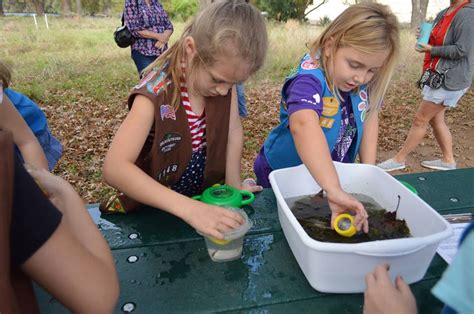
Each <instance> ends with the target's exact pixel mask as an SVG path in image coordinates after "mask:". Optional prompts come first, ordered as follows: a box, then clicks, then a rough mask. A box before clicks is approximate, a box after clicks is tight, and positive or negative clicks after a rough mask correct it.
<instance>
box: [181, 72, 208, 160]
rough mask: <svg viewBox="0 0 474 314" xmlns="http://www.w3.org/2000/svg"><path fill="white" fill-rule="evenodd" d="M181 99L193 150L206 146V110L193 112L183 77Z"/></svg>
mask: <svg viewBox="0 0 474 314" xmlns="http://www.w3.org/2000/svg"><path fill="white" fill-rule="evenodd" d="M183 70H184V69H183ZM183 73H184V71H183ZM181 100H182V104H183V106H184V109H185V110H186V115H187V117H188V124H189V130H190V132H191V142H192V145H193V152H196V151H198V150H200V149H201V148H203V147H205V146H206V111H205V110H204V111H203V112H202V114H201V115H200V116H198V115H196V114H195V113H194V111H193V109H192V108H191V103H190V102H189V94H188V87H187V85H186V82H185V80H184V77H183V78H182V79H181Z"/></svg>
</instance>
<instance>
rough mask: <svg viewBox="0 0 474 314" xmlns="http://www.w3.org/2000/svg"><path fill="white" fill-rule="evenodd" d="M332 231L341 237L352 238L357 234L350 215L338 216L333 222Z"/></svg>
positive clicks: (352, 217)
mask: <svg viewBox="0 0 474 314" xmlns="http://www.w3.org/2000/svg"><path fill="white" fill-rule="evenodd" d="M334 230H336V232H337V233H339V234H340V235H342V236H343V237H348V238H349V237H352V236H353V235H354V234H356V233H357V229H356V227H355V226H354V216H352V215H350V214H340V215H339V216H337V217H336V219H335V220H334Z"/></svg>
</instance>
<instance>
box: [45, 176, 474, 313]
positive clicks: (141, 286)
mask: <svg viewBox="0 0 474 314" xmlns="http://www.w3.org/2000/svg"><path fill="white" fill-rule="evenodd" d="M396 178H397V179H399V180H403V181H405V182H408V183H410V184H411V185H412V186H413V187H415V188H416V190H417V191H418V195H419V196H420V197H421V198H422V199H423V200H425V201H426V202H427V203H428V204H430V205H431V206H432V207H433V208H434V209H436V210H437V211H438V212H439V213H440V214H457V213H474V184H473V183H474V180H473V179H474V168H467V169H459V170H453V171H444V172H441V171H437V172H427V173H415V174H406V175H400V176H396ZM97 207H98V204H92V205H89V206H88V209H89V212H90V213H91V215H93V217H94V220H95V221H96V223H97V225H98V228H99V229H100V230H101V232H102V233H103V235H104V237H105V239H106V240H107V241H108V243H109V245H110V247H111V249H112V254H113V256H114V259H115V262H116V265H117V271H118V274H119V278H120V287H121V293H120V298H119V301H118V304H117V307H116V312H117V313H120V312H133V313H156V312H161V313H170V312H252V313H257V312H259V313H260V312H285V313H288V312H317V313H361V312H362V307H363V302H364V296H363V294H362V293H357V294H328V293H321V292H318V291H316V290H315V289H313V288H312V287H311V286H310V285H309V284H308V282H307V280H306V278H305V277H304V275H303V273H302V272H301V270H300V268H299V266H298V264H297V262H296V260H295V258H294V256H293V254H292V252H291V250H290V247H289V246H288V243H287V241H286V238H285V235H284V234H283V231H282V229H281V227H280V223H279V220H278V215H277V205H276V201H275V197H274V195H273V192H272V190H271V189H265V190H264V191H263V192H261V193H259V194H258V195H257V197H256V199H255V202H254V203H253V204H252V206H247V207H245V211H246V212H247V214H248V215H249V218H250V219H251V220H252V222H253V227H252V229H251V230H250V231H249V233H248V234H247V235H246V238H245V242H244V250H243V254H242V257H241V258H240V259H238V260H235V261H230V262H226V263H215V262H213V261H211V259H210V258H209V256H208V253H207V249H206V246H205V243H204V239H203V237H202V236H200V235H199V234H197V233H196V231H195V230H194V229H193V228H192V227H190V226H189V225H187V224H185V223H184V222H183V221H181V220H180V219H178V218H176V217H175V216H172V215H170V214H167V213H165V212H163V211H159V210H156V209H151V208H145V209H144V210H143V211H140V212H137V213H133V214H127V215H107V216H102V217H101V216H100V213H99V212H98V208H97ZM446 267H447V264H446V262H445V261H444V260H443V259H442V258H440V257H439V256H438V255H437V254H436V255H435V257H434V259H433V260H432V262H431V264H430V267H429V269H428V271H427V272H426V275H425V276H424V278H423V279H422V280H421V281H419V282H417V283H415V284H412V285H411V288H412V290H413V293H414V294H415V297H416V299H417V302H418V309H419V310H420V311H421V312H422V313H440V311H441V309H442V306H443V305H442V304H441V303H440V302H439V301H438V300H437V299H436V298H435V297H434V296H432V294H431V292H430V290H431V288H432V287H433V286H434V284H435V283H436V282H437V281H438V280H439V279H440V276H441V274H442V273H443V271H444V270H445V268H446ZM84 276H87V274H84ZM36 290H37V296H38V302H39V304H40V308H41V311H42V312H44V313H62V312H67V311H66V310H65V309H64V307H62V305H61V304H59V303H58V302H57V301H56V300H54V298H52V297H51V296H50V295H48V294H47V293H46V292H44V291H43V290H41V289H40V288H37V289H36Z"/></svg>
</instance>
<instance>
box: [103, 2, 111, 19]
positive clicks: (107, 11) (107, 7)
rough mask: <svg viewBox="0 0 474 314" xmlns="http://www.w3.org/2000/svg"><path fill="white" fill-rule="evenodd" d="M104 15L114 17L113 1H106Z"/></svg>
mask: <svg viewBox="0 0 474 314" xmlns="http://www.w3.org/2000/svg"><path fill="white" fill-rule="evenodd" d="M103 13H104V15H106V16H111V15H112V0H104V7H103Z"/></svg>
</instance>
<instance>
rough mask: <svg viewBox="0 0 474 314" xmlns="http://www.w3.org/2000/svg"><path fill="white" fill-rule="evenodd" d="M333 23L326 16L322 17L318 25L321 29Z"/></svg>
mask: <svg viewBox="0 0 474 314" xmlns="http://www.w3.org/2000/svg"><path fill="white" fill-rule="evenodd" d="M330 23H331V19H330V18H329V16H327V15H325V16H323V17H321V18H320V19H319V21H318V25H319V26H321V27H326V26H328V25H329V24H330Z"/></svg>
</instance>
